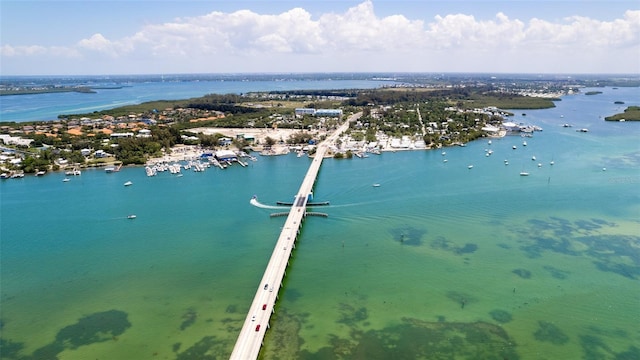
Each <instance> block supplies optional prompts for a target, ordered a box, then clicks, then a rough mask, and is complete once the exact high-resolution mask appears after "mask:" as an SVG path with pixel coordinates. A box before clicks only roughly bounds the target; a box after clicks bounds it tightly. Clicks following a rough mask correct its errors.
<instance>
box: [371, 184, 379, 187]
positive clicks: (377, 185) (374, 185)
mask: <svg viewBox="0 0 640 360" xmlns="http://www.w3.org/2000/svg"><path fill="white" fill-rule="evenodd" d="M372 186H373V187H380V184H378V183H375V184H373V185H372Z"/></svg>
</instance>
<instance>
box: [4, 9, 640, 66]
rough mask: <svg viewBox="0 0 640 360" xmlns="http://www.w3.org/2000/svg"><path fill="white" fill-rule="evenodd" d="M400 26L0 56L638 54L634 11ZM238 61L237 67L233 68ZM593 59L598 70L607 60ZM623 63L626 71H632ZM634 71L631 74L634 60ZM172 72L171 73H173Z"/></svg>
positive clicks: (240, 26)
mask: <svg viewBox="0 0 640 360" xmlns="http://www.w3.org/2000/svg"><path fill="white" fill-rule="evenodd" d="M407 16H411V14H406V15H391V16H385V17H380V16H378V15H376V14H375V11H374V6H373V3H372V2H371V1H369V0H367V1H364V2H362V3H360V4H359V5H357V6H354V7H352V8H350V9H348V10H347V11H345V12H344V13H325V14H322V15H320V16H319V17H318V18H316V19H314V18H313V17H312V15H311V14H310V13H309V12H308V11H306V10H304V9H302V8H294V9H291V10H289V11H286V12H283V13H280V14H276V15H271V14H269V15H267V14H258V13H255V12H253V11H250V10H240V11H236V12H232V13H223V12H211V13H209V14H205V15H203V16H197V17H185V18H177V19H175V20H174V21H172V22H166V23H158V24H150V25H146V26H143V27H142V28H141V29H140V30H139V31H138V32H136V33H133V34H131V35H130V36H127V37H123V38H120V39H107V38H106V37H105V36H103V35H102V34H100V33H96V34H94V35H92V36H91V37H89V38H86V39H81V40H79V41H77V42H76V43H75V45H74V46H72V47H71V48H67V47H64V46H57V47H43V46H38V45H31V46H25V45H9V44H6V45H3V46H2V47H1V48H0V54H1V56H2V57H3V58H12V57H13V58H16V57H29V56H43V55H47V56H54V57H55V56H61V57H69V56H74V57H80V56H84V57H86V58H93V57H94V56H93V55H95V54H96V53H97V54H105V55H108V56H109V57H110V58H112V59H114V58H115V59H118V60H119V61H123V66H125V63H124V62H125V61H127V59H133V58H135V59H136V60H141V59H146V61H149V62H157V63H158V64H164V63H165V62H166V66H174V67H177V66H179V65H184V68H186V69H187V70H183V71H191V70H193V71H206V70H207V69H191V68H189V66H190V65H191V64H194V65H195V64H206V63H207V62H208V61H209V59H211V58H217V61H218V63H220V64H222V63H223V62H224V59H227V61H228V62H233V63H231V64H227V66H228V67H229V68H230V69H233V65H234V64H236V63H242V64H251V63H252V61H251V60H252V59H256V57H257V59H258V60H260V59H267V60H268V59H276V58H278V59H282V56H285V55H287V56H290V57H292V58H293V57H295V58H304V59H305V61H309V62H310V63H311V62H313V61H314V59H315V62H316V66H319V64H326V60H327V59H331V58H336V57H340V58H341V59H342V60H344V61H349V59H351V61H352V64H351V66H352V68H353V69H354V70H357V69H360V68H359V67H358V66H356V65H354V64H357V63H358V62H364V61H366V62H367V63H369V64H370V66H371V67H375V66H374V65H375V64H378V68H380V69H383V68H384V69H385V70H386V69H389V68H390V66H389V64H385V63H384V61H395V62H397V63H395V65H396V67H397V68H398V70H400V71H402V70H408V69H407V67H410V68H411V71H434V70H435V71H437V70H440V69H434V67H437V66H440V67H445V68H446V65H447V61H446V60H440V61H439V62H438V61H437V60H436V59H429V60H428V61H426V60H425V61H416V59H414V58H413V57H423V58H428V57H435V56H440V57H445V58H446V57H447V56H448V57H452V56H454V55H455V56H462V57H463V59H462V60H460V59H457V60H456V61H455V62H452V61H449V64H464V61H468V60H465V59H468V58H470V57H473V56H477V55H478V54H485V55H486V54H495V55H496V57H499V56H511V59H512V60H514V59H518V60H519V61H520V60H523V61H526V59H527V58H528V57H542V56H545V54H546V55H547V56H550V55H551V54H553V55H554V56H558V57H559V58H566V59H570V58H572V57H574V56H576V54H577V53H580V52H585V51H586V52H588V53H594V54H596V53H597V54H606V53H608V52H610V51H611V52H612V55H613V56H615V54H617V53H619V54H629V53H631V54H633V53H634V52H635V53H636V54H637V53H638V51H640V10H629V11H627V12H626V13H625V14H623V16H622V17H621V18H619V19H615V20H613V21H601V20H597V19H592V18H586V17H578V16H574V17H569V18H565V19H562V20H560V21H555V22H552V21H548V20H543V19H536V18H534V19H531V20H528V21H527V22H524V21H522V20H519V19H511V18H509V17H508V16H507V15H506V14H505V13H503V12H499V13H497V14H496V15H495V17H494V18H493V19H489V20H481V19H477V18H475V17H474V16H473V15H470V14H449V15H444V16H440V15H438V16H436V17H434V19H433V20H432V21H431V22H429V23H425V22H423V21H422V20H414V19H410V18H408V17H407ZM616 51H618V52H616ZM372 54H379V56H372ZM280 55H282V56H280ZM345 55H346V56H345ZM176 59H180V60H181V62H177V61H176ZM239 59H245V60H244V61H242V62H238V60H239ZM378 59H379V60H378ZM599 59H601V60H600V61H606V57H602V56H601V57H599ZM182 61H184V62H182ZM258 62H259V61H258ZM258 62H256V61H254V62H253V63H254V64H256V65H255V66H259V67H260V68H259V69H255V70H250V69H244V70H240V69H239V70H238V71H269V70H270V69H271V68H273V67H269V63H268V61H262V62H261V63H260V64H259V65H258V64H257V63H258ZM484 63H486V66H488V67H491V64H492V63H495V64H497V63H498V62H497V61H484ZM627 63H628V64H631V66H632V67H633V62H629V61H627ZM272 65H273V64H272ZM392 65H393V64H392ZM471 65H473V64H471ZM511 65H512V64H511ZM420 66H423V67H424V68H422V69H421V68H420ZM467 66H469V65H467ZM603 66H604V64H603ZM391 67H393V66H391ZM347 68H348V64H345V71H346V70H347ZM635 68H636V69H637V68H638V65H637V59H636V65H635ZM314 70H320V69H318V68H309V71H314ZM327 70H328V69H327ZM334 70H335V69H334ZM444 70H447V69H444ZM449 70H450V71H458V70H457V69H453V68H452V69H449ZM486 70H487V69H478V71H486ZM496 70H499V69H496ZM514 70H515V69H514ZM174 71H180V70H179V67H178V68H176V70H174ZM230 71H232V70H230ZM320 71H324V69H322V70H320Z"/></svg>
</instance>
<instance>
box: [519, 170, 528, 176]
mask: <svg viewBox="0 0 640 360" xmlns="http://www.w3.org/2000/svg"><path fill="white" fill-rule="evenodd" d="M520 176H529V173H528V172H526V171H521V172H520Z"/></svg>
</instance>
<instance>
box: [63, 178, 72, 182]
mask: <svg viewBox="0 0 640 360" xmlns="http://www.w3.org/2000/svg"><path fill="white" fill-rule="evenodd" d="M69 181H71V179H69V178H64V179H62V182H69Z"/></svg>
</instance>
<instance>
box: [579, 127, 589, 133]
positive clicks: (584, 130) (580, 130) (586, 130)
mask: <svg viewBox="0 0 640 360" xmlns="http://www.w3.org/2000/svg"><path fill="white" fill-rule="evenodd" d="M576 131H577V132H589V129H585V128H582V129H579V130H576Z"/></svg>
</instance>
